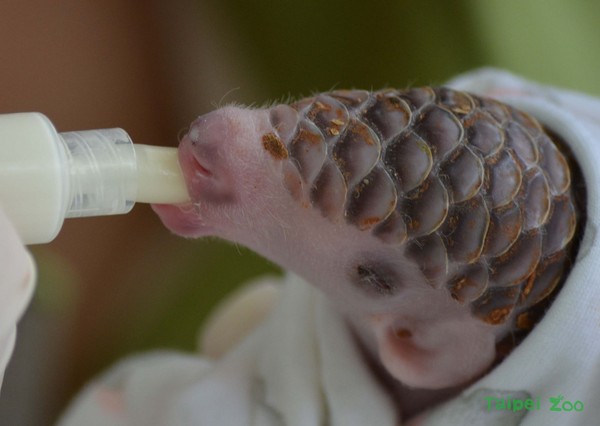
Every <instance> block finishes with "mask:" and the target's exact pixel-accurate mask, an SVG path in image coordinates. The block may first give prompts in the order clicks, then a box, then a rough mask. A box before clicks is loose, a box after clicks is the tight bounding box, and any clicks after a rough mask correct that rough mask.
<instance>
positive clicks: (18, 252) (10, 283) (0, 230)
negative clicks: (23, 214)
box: [0, 206, 36, 387]
mask: <svg viewBox="0 0 600 426" xmlns="http://www.w3.org/2000/svg"><path fill="white" fill-rule="evenodd" d="M35 272H36V270H35V264H34V263H33V259H32V257H31V255H30V254H29V252H28V251H27V250H26V249H25V247H24V246H23V244H22V243H21V241H20V239H19V237H18V236H17V233H16V231H15V229H14V228H13V227H12V225H11V224H10V223H9V221H8V218H7V217H6V216H5V215H4V213H3V212H2V209H1V206H0V387H1V386H2V379H3V377H4V371H5V370H6V366H7V364H8V361H9V360H10V356H11V355H12V352H13V349H14V346H15V338H16V334H17V327H16V324H17V321H18V320H19V318H20V317H21V315H22V314H23V311H25V308H26V307H27V305H29V301H30V300H31V296H32V294H33V289H34V288H35Z"/></svg>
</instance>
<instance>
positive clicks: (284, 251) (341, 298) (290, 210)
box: [154, 107, 504, 409]
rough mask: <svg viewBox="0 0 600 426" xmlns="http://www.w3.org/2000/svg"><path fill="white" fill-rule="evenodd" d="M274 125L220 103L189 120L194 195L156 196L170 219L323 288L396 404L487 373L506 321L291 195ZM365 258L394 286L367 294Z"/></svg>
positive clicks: (177, 227) (187, 169)
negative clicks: (484, 317)
mask: <svg viewBox="0 0 600 426" xmlns="http://www.w3.org/2000/svg"><path fill="white" fill-rule="evenodd" d="M274 131H275V130H274V129H273V128H272V126H271V124H270V122H269V112H268V110H248V109H242V108H236V107H226V108H222V109H219V110H217V111H214V112H211V113H209V114H206V115H204V116H202V117H200V118H198V119H197V120H196V121H194V123H192V126H191V128H190V131H189V133H188V134H187V135H186V136H185V137H184V138H183V140H182V141H181V145H180V147H179V160H180V162H181V166H182V168H183V172H184V176H185V178H186V181H187V184H188V190H189V193H190V196H191V198H192V200H193V203H191V204H188V205H180V206H170V205H155V206H154V210H155V211H156V212H157V213H158V215H159V216H160V218H161V219H162V221H163V223H164V224H165V225H166V226H167V228H169V229H170V230H171V231H173V232H175V233H176V234H178V235H181V236H184V237H191V238H197V237H202V236H207V235H212V236H218V237H221V238H224V239H226V240H229V241H234V242H237V243H240V244H243V245H246V246H248V247H249V248H251V249H253V250H255V251H256V252H258V253H260V254H261V255H263V256H265V257H267V258H269V259H270V260H272V261H273V262H275V263H277V264H279V265H281V266H282V267H284V268H286V269H288V270H290V271H293V272H295V273H296V274H298V275H300V276H302V277H304V278H305V279H306V280H307V281H308V282H310V283H312V284H313V285H315V286H316V287H318V288H320V289H321V290H323V291H324V292H325V293H326V294H327V295H328V296H329V297H330V299H331V300H332V301H333V302H334V304H335V306H337V307H338V308H339V310H340V312H342V314H343V315H345V316H346V317H347V318H348V322H349V324H350V325H351V327H353V329H354V330H355V332H356V335H357V336H358V338H359V339H360V341H361V343H362V345H363V346H364V347H365V349H366V352H367V353H368V354H369V355H370V356H371V357H372V359H373V361H374V362H373V364H374V366H375V368H376V369H380V370H381V371H383V372H385V373H387V375H388V376H387V377H389V378H390V383H391V384H392V386H393V387H395V388H396V390H397V392H398V397H399V400H400V403H401V404H402V405H405V404H408V405H410V406H411V407H413V409H414V408H415V407H417V406H420V405H423V404H425V405H426V404H427V402H422V403H417V402H415V401H414V400H412V399H411V398H412V396H410V394H415V395H416V394H419V392H417V391H416V388H418V389H426V390H440V392H437V393H431V392H425V393H427V394H432V395H433V394H435V395H437V399H439V398H442V397H447V394H448V391H449V388H452V389H454V390H455V389H456V388H457V387H460V386H464V385H465V384H468V383H470V382H472V381H473V380H474V379H476V378H478V377H479V376H481V374H483V373H485V372H486V371H487V370H488V368H489V367H490V365H491V364H492V362H493V360H494V357H495V342H496V338H497V336H498V335H499V334H500V333H502V332H503V331H504V330H503V329H502V328H501V327H494V326H490V325H486V324H484V323H482V322H481V321H480V320H478V319H474V318H473V317H472V316H471V314H470V313H469V312H468V309H466V308H464V307H462V306H460V305H458V304H457V303H456V302H455V301H453V300H452V299H451V298H449V297H448V295H447V293H446V292H444V291H441V290H436V289H433V288H432V287H431V286H430V285H428V284H426V280H425V277H424V276H423V275H422V273H421V272H420V271H419V270H418V269H417V268H416V267H415V266H414V264H412V263H411V262H409V261H407V260H405V257H404V253H403V250H404V247H402V246H400V247H391V246H388V245H385V244H384V243H383V242H381V241H380V240H379V239H377V238H375V237H374V236H372V235H371V234H370V233H369V232H364V231H360V230H359V229H358V228H357V227H356V226H352V225H349V224H347V223H345V221H343V220H342V221H339V222H337V223H333V222H331V221H330V220H328V219H326V218H324V217H322V215H321V213H320V212H319V211H318V209H314V208H312V207H310V206H302V205H301V204H300V203H298V202H297V201H296V200H294V199H293V198H292V196H291V194H290V192H289V190H288V189H287V188H286V187H285V186H284V180H283V175H284V169H285V168H284V164H285V163H286V162H287V161H288V160H281V159H278V158H276V157H275V156H273V155H271V153H270V152H268V151H267V150H265V148H264V147H263V143H262V137H263V135H265V134H266V133H269V132H274ZM369 260H370V261H376V262H384V263H387V264H390V265H392V269H393V271H394V277H395V279H397V280H398V282H399V283H400V286H401V289H400V291H399V292H398V293H397V294H394V295H392V296H382V295H373V294H368V293H367V292H365V290H364V289H363V288H360V286H357V285H356V270H357V265H360V264H363V262H364V261H369ZM394 379H395V380H394ZM407 389H415V391H414V392H413V390H411V391H410V392H407ZM421 393H423V392H421ZM407 395H408V396H407ZM424 399H425V400H428V401H429V400H435V397H429V396H428V397H425V398H424Z"/></svg>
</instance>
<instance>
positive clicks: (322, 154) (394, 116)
mask: <svg viewBox="0 0 600 426" xmlns="http://www.w3.org/2000/svg"><path fill="white" fill-rule="evenodd" d="M269 117H270V122H271V124H272V126H273V128H274V129H275V131H274V132H269V133H266V134H264V135H263V137H262V143H263V147H264V149H266V150H267V151H268V152H270V153H271V154H272V155H273V156H274V157H275V158H277V159H280V160H282V161H285V162H286V163H285V165H284V175H285V185H286V187H287V188H288V190H289V191H290V193H291V194H292V195H293V197H294V199H296V200H297V202H298V203H301V204H302V205H303V206H305V207H310V208H314V209H318V210H319V211H320V212H321V213H322V215H323V216H325V217H327V218H328V219H329V220H330V221H332V222H339V221H346V222H347V223H350V224H352V225H354V226H356V227H358V228H359V229H360V230H362V231H364V232H369V233H372V234H373V235H375V236H376V237H377V238H379V239H380V240H381V241H382V242H383V243H384V244H386V245H389V246H396V247H403V249H404V252H405V255H406V257H407V258H409V259H411V260H412V261H413V262H414V263H415V264H416V265H417V266H418V267H419V269H420V270H421V271H422V272H423V274H424V275H425V277H426V279H427V281H428V284H429V285H430V286H432V287H434V288H438V289H440V290H441V291H446V292H448V294H449V295H450V296H451V297H452V298H453V299H454V300H455V301H456V303H458V304H468V305H469V306H470V309H471V311H472V313H473V315H474V316H476V317H477V318H479V319H481V320H482V321H484V322H486V323H488V324H494V325H495V324H501V323H505V322H508V321H512V322H513V325H514V328H513V329H514V330H527V329H529V328H530V327H531V326H532V324H533V322H534V320H535V317H536V315H533V313H534V312H535V309H532V308H534V307H536V305H538V306H541V305H542V303H541V302H543V301H546V300H548V299H549V296H550V295H551V294H553V292H554V291H555V290H556V289H557V286H558V285H559V283H561V281H562V280H563V278H564V276H565V275H566V274H567V271H568V269H569V267H570V264H571V263H570V262H571V260H572V259H573V257H574V256H573V255H574V254H573V248H574V244H573V241H574V235H575V232H576V228H577V223H578V218H580V217H581V216H582V215H581V212H579V211H578V209H579V207H578V204H577V202H576V200H575V195H574V191H573V183H572V179H571V177H572V173H571V170H570V167H571V166H570V163H569V162H568V161H567V159H566V156H565V155H564V154H563V153H561V150H560V147H561V146H562V145H561V142H560V139H559V138H558V136H557V135H555V134H553V133H552V132H550V131H548V130H546V129H545V128H544V127H543V126H542V125H541V124H540V123H539V122H538V121H537V120H535V119H534V118H533V117H531V116H530V115H528V114H527V113H524V112H521V111H519V110H516V109H514V108H511V107H509V106H507V105H505V104H502V103H500V102H498V101H495V100H492V99H486V98H482V97H478V96H474V95H471V94H467V93H464V92H459V91H455V90H451V89H449V88H444V87H440V88H429V87H425V88H413V89H409V90H391V89H388V90H380V91H376V92H367V91H362V90H335V91H332V92H328V93H322V94H318V95H316V96H313V97H310V98H306V99H303V100H301V101H298V102H295V103H293V104H291V105H289V106H288V105H278V106H275V107H273V108H272V109H271V110H270V116H269ZM358 272H359V274H361V273H362V274H363V275H365V277H367V278H371V279H372V280H374V281H376V285H377V286H378V290H379V291H380V292H381V293H382V294H385V293H386V292H390V291H392V289H393V283H388V282H385V279H384V278H378V276H377V273H376V271H373V270H371V269H370V268H368V267H364V266H362V270H359V271H358ZM511 328H512V327H511Z"/></svg>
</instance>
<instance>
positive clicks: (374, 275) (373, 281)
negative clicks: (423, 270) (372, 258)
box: [353, 262, 401, 296]
mask: <svg viewBox="0 0 600 426" xmlns="http://www.w3.org/2000/svg"><path fill="white" fill-rule="evenodd" d="M353 276H354V281H355V283H356V285H357V286H358V287H359V288H360V289H362V290H363V291H364V292H366V293H367V294H370V295H374V296H392V295H394V294H396V293H397V292H398V290H399V289H400V287H401V284H400V279H399V277H398V275H397V274H396V273H395V271H394V268H393V267H392V266H391V265H389V264H387V263H384V262H366V263H360V264H358V265H357V266H356V269H355V272H354V274H353Z"/></svg>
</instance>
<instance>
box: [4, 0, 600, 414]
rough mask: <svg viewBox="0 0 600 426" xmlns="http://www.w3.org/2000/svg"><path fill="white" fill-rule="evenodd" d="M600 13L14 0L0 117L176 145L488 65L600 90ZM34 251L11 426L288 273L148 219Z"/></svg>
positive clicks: (593, 8)
mask: <svg viewBox="0 0 600 426" xmlns="http://www.w3.org/2000/svg"><path fill="white" fill-rule="evenodd" d="M599 18H600V2H592V1H587V0H580V1H569V2H566V1H564V0H528V1H523V0H485V1H484V0H462V1H461V0H456V1H449V0H438V1H435V0H430V1H408V0H404V1H401V0H399V1H372V2H364V1H351V0H346V1H317V0H307V1H302V2H300V1H294V2H292V1H285V0H278V1H276V0H263V1H261V0H257V1H242V0H208V1H201V0H195V1H194V0H179V1H177V0H175V1H169V2H166V1H159V0H153V1H147V2H140V1H122V0H103V1H100V0H97V1H93V0H86V1H80V0H57V1H52V2H49V1H42V0H39V1H34V0H2V1H0V35H1V37H0V57H1V58H2V64H1V65H0V93H1V95H0V113H8V112H18V111H41V112H44V113H46V114H47V115H48V116H49V117H50V118H51V119H52V120H53V122H54V123H55V124H56V126H57V128H58V130H59V131H67V130H83V129H87V128H101V127H117V126H119V127H123V128H125V129H126V130H127V131H128V132H129V133H130V134H131V136H132V137H133V139H134V141H136V142H138V143H148V144H157V145H172V146H175V145H176V144H177V141H178V138H179V137H181V135H182V134H183V132H185V130H186V126H187V125H188V123H189V122H191V121H192V120H193V119H194V118H195V117H196V116H197V115H200V114H203V113H206V112H208V111H210V110H212V109H214V108H216V107H218V106H219V105H223V104H226V103H229V102H236V103H243V104H247V105H262V104H265V103H267V102H270V101H272V100H277V99H278V100H285V99H289V98H290V97H292V98H298V97H300V96H302V95H308V94H310V93H312V92H315V91H321V90H327V89H331V88H333V87H337V88H345V87H357V88H381V87H384V86H396V87H404V86H407V85H411V86H415V85H423V84H441V83H443V82H444V81H445V80H447V79H448V78H450V77H452V76H454V75H456V74H458V73H461V72H464V71H467V70H470V69H473V68H476V67H480V66H487V65H490V66H496V67H501V68H505V69H509V70H511V71H513V72H515V73H519V74H522V75H524V76H526V77H528V78H531V79H534V80H537V81H540V82H545V83H549V84H553V85H558V86H563V87H568V88H572V89H575V90H580V91H584V92H587V93H590V94H596V95H600V78H598V74H599V73H600V49H599V48H598V45H599V42H600V25H598V22H599ZM32 250H33V252H34V254H35V256H36V259H37V262H38V265H39V282H38V291H37V294H36V297H35V300H34V302H33V304H32V306H31V308H30V310H29V311H28V313H27V314H26V316H25V317H24V318H23V320H22V322H21V325H20V329H19V333H20V335H19V342H18V346H17V349H16V352H15V356H14V358H13V361H12V363H11V365H10V368H9V371H8V372H7V377H6V379H5V386H4V389H3V392H2V396H1V398H0V425H14V424H19V425H46V424H49V423H50V422H51V421H52V420H53V419H55V418H56V416H57V415H58V413H59V412H60V411H61V410H62V409H64V407H65V405H66V404H67V401H68V400H69V399H70V398H71V397H72V396H73V395H74V393H75V392H77V391H78V390H79V389H80V388H81V386H82V385H83V384H84V383H85V382H86V381H88V380H89V379H90V378H91V377H92V376H93V375H95V374H97V373H98V372H100V371H101V370H103V369H105V368H106V367H108V366H109V365H110V364H112V363H113V362H115V361H116V360H117V359H119V358H122V357H123V356H126V355H128V354H132V353H136V352H140V351H146V350H150V349H154V348H174V349H181V350H186V351H193V350H196V349H195V347H196V339H197V330H198V329H199V327H200V326H201V324H202V321H203V319H204V318H205V316H206V314H207V312H209V310H210V308H211V306H214V305H215V304H216V303H217V301H218V300H219V299H221V298H222V297H223V296H224V295H225V294H227V293H229V292H231V291H232V290H233V289H234V288H236V287H237V286H238V285H239V284H240V283H242V282H244V281H245V280H248V279H249V278H251V277H254V276H256V275H259V274H263V273H266V272H276V271H277V268H276V267H275V266H274V265H271V264H269V263H268V262H266V261H264V260H262V259H260V258H258V257H257V256H256V255H254V254H252V253H250V252H249V251H247V250H245V249H243V248H240V247H236V246H232V245H229V244H226V243H223V242H219V241H216V240H204V241H187V240H183V239H179V238H176V237H174V236H171V235H169V233H168V232H167V231H166V230H165V229H164V228H162V226H161V225H160V223H159V221H158V219H157V218H156V217H155V216H154V214H153V213H152V212H151V210H150V208H149V207H148V206H137V207H136V208H135V209H134V212H133V213H131V214H129V215H127V216H122V217H111V218H99V219H82V220H73V221H69V222H68V223H67V224H66V225H65V227H64V228H63V232H61V235H60V236H59V238H57V240H56V241H54V242H53V243H51V244H48V245H45V246H39V247H34V248H33V249H32Z"/></svg>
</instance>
